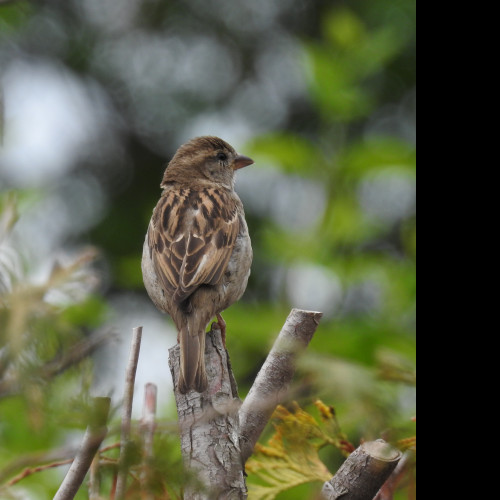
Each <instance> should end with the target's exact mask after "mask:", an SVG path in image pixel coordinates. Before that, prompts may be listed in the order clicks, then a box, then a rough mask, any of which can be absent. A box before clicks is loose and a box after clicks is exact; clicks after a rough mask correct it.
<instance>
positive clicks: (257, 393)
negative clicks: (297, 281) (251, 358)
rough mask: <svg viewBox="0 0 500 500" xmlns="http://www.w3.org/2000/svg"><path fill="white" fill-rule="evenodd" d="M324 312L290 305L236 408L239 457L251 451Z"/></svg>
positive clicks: (283, 392)
mask: <svg viewBox="0 0 500 500" xmlns="http://www.w3.org/2000/svg"><path fill="white" fill-rule="evenodd" d="M322 316H323V314H322V313H320V312H313V311H303V310H300V309H293V310H292V312H291V313H290V315H289V316H288V318H287V320H286V323H285V325H284V326H283V329H282V330H281V333H280V334H279V337H278V339H277V340H276V342H275V344H274V347H273V349H272V350H271V352H270V353H269V356H268V357H267V359H266V361H265V363H264V365H263V366H262V368H261V370H260V372H259V374H258V375H257V378H256V379H255V382H254V384H253V386H252V388H251V389H250V392H249V393H248V396H247V397H246V399H245V401H244V403H243V405H242V406H241V408H240V411H239V419H240V434H241V440H242V443H241V447H242V458H243V462H244V463H245V462H246V461H247V460H248V458H249V457H250V455H251V454H252V452H253V449H254V446H255V444H256V443H257V441H258V439H259V437H260V435H261V434H262V431H263V430H264V427H265V426H266V424H267V422H268V421H269V418H270V417H271V415H272V413H273V412H274V410H275V408H276V406H277V405H278V404H279V403H281V402H282V401H283V399H284V398H285V396H286V394H287V391H288V386H289V384H290V382H291V380H292V377H293V375H294V373H295V361H296V359H297V356H298V355H299V354H300V353H301V352H302V351H303V350H305V348H306V347H307V346H308V345H309V342H310V341H311V339H312V337H313V335H314V332H315V331H316V328H317V327H318V324H319V322H320V320H321V317H322Z"/></svg>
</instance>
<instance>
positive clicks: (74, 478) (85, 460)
mask: <svg viewBox="0 0 500 500" xmlns="http://www.w3.org/2000/svg"><path fill="white" fill-rule="evenodd" d="M110 403H111V400H110V398H95V399H94V408H93V415H92V417H91V422H90V424H89V426H88V427H87V431H86V432H85V435H84V437H83V441H82V444H81V446H80V449H79V450H78V453H77V455H76V457H75V459H74V460H73V464H72V465H71V467H70V468H69V471H68V473H67V474H66V477H65V478H64V480H63V482H62V484H61V486H60V488H59V490H58V491H57V493H56V495H55V496H54V500H73V498H74V497H75V495H76V493H77V492H78V489H79V488H80V486H81V484H82V482H83V480H84V479H85V476H86V474H87V472H88V470H89V468H90V466H91V464H92V460H93V459H94V456H95V454H96V453H97V450H98V449H99V446H101V443H102V442H103V440H104V438H105V437H106V434H107V432H108V429H107V427H106V423H107V420H108V415H109V407H110Z"/></svg>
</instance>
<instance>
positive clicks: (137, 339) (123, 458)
mask: <svg viewBox="0 0 500 500" xmlns="http://www.w3.org/2000/svg"><path fill="white" fill-rule="evenodd" d="M141 340H142V326H139V327H137V328H134V331H133V334H132V345H131V347H130V357H129V361H128V365H127V372H126V380H125V395H124V397H123V408H122V432H121V447H120V459H119V470H118V478H117V481H116V491H115V499H116V500H122V499H123V498H125V490H126V487H127V476H128V467H127V452H128V449H129V444H130V427H131V422H132V404H133V402H134V385H135V375H136V372H137V364H138V363H139V353H140V350H141Z"/></svg>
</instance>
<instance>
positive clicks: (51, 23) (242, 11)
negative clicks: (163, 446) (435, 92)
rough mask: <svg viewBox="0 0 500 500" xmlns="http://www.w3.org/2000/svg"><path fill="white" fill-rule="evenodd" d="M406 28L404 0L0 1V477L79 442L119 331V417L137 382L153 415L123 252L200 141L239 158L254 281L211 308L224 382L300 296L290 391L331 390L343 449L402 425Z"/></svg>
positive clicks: (408, 240)
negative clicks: (224, 356)
mask: <svg viewBox="0 0 500 500" xmlns="http://www.w3.org/2000/svg"><path fill="white" fill-rule="evenodd" d="M415 24H416V4H415V1H414V0H352V1H340V0H329V1H327V0H253V1H251V2H250V1H246V2H243V1H240V0H236V1H235V0H218V1H215V0H185V1H182V2H180V1H171V0H65V1H57V0H40V1H36V2H28V1H22V0H19V1H15V0H14V1H12V0H9V1H5V0H0V109H1V111H0V141H1V142H0V479H2V480H3V481H6V480H7V479H8V478H9V477H10V476H9V474H11V471H13V470H15V467H12V464H14V465H15V463H24V462H22V461H23V460H25V462H27V463H28V464H29V457H32V456H33V454H36V453H46V452H47V450H51V449H55V448H58V447H61V446H63V445H64V443H66V442H67V441H68V439H71V436H72V435H73V434H75V435H77V436H80V431H81V426H82V425H83V424H82V418H81V416H80V417H79V415H80V414H81V413H82V411H83V410H82V408H84V407H85V402H86V401H87V400H88V398H89V396H91V395H94V396H95V395H111V396H112V397H113V403H114V404H115V405H118V404H119V402H120V398H121V391H122V389H123V379H124V366H125V364H126V362H127V356H128V354H127V353H128V348H129V339H130V334H131V331H132V328H133V327H135V326H138V325H142V326H144V340H143V347H142V353H141V359H140V362H139V368H138V384H137V391H136V406H135V410H134V415H135V416H136V417H139V416H140V411H141V410H140V407H141V404H142V397H143V389H142V388H143V385H144V384H145V383H146V382H154V383H156V384H157V385H158V386H159V416H160V417H161V418H162V419H164V421H165V422H171V421H173V419H174V417H175V411H174V408H173V404H172V401H171V381H170V374H169V371H168V366H167V351H168V348H169V347H170V346H172V345H173V344H174V343H175V337H176V333H175V332H174V330H173V327H172V324H171V322H170V321H169V319H168V318H166V317H165V316H163V315H161V314H160V313H158V312H157V311H156V310H155V309H154V307H153V306H152V304H151V303H150V301H149V299H148V297H147V295H146V293H145V291H144V288H143V285H142V277H141V272H140V257H141V251H142V244H143V241H144V235H145V232H146V228H147V224H148V221H149V218H150V216H151V213H152V209H153V208H154V206H155V204H156V202H157V200H158V198H159V195H160V188H159V183H160V180H161V177H162V174H163V170H164V167H165V165H166V163H167V162H168V160H169V159H170V158H171V157H172V155H173V153H174V152H175V150H176V149H177V147H178V146H179V145H181V144H182V143H183V142H185V141H186V140H188V139H190V138H192V137H193V136H197V135H218V136H221V137H222V138H224V139H225V140H227V141H228V142H230V143H231V144H232V145H233V146H234V147H235V148H236V149H237V150H238V151H239V152H241V153H243V154H246V155H249V156H252V157H253V158H254V160H255V162H256V163H255V165H253V166H251V167H249V168H247V169H245V170H243V171H240V172H239V173H238V177H237V186H236V188H237V191H238V193H239V194H240V197H241V198H242V200H243V202H244V205H245V208H246V212H247V219H248V224H249V229H250V233H251V236H252V241H253V246H254V253H255V260H254V264H253V267H252V276H251V280H250V283H249V287H248V290H247V292H246V295H245V297H244V299H243V300H242V301H241V302H240V303H239V304H237V305H235V306H233V307H232V308H231V309H230V310H228V311H227V312H226V314H225V319H226V321H227V323H228V349H229V352H230V354H231V358H232V361H233V367H234V370H235V373H236V377H237V380H238V383H239V386H240V393H241V396H244V395H245V393H246V392H247V391H248V389H249V387H250V385H251V383H252V381H253V379H254V377H255V375H256V373H257V371H258V369H259V367H260V365H261V363H262V362H263V360H264V359H265V356H266V354H267V352H268V350H269V348H270V346H271V345H272V343H273V341H274V339H275V337H276V335H277V333H278V332H279V330H280V328H281V326H282V324H283V323H284V321H285V319H286V316H287V314H288V312H289V310H290V308H291V307H300V308H305V309H313V310H320V311H323V312H324V314H325V316H324V319H323V321H322V323H321V326H320V328H319V330H318V332H317V334H316V336H315V339H314V341H313V342H312V344H311V346H310V349H309V351H308V353H307V354H306V356H305V357H304V359H303V360H302V362H301V366H300V370H299V373H298V375H297V377H296V382H295V385H294V389H293V394H292V396H291V398H294V399H296V400H297V401H299V403H300V404H301V405H303V406H304V407H308V405H310V404H311V403H312V402H313V401H314V399H316V398H322V399H323V400H324V401H325V402H326V403H327V404H330V405H333V406H334V407H335V408H336V411H337V416H338V419H339V422H340V424H341V426H342V428H343V430H344V431H345V432H346V433H347V434H348V436H349V439H350V440H351V441H352V442H353V443H355V444H359V442H360V440H362V439H373V438H378V437H380V436H384V437H386V438H388V439H394V440H397V439H401V438H404V437H406V436H409V435H412V434H413V433H414V432H415V431H414V423H413V422H412V417H413V416H414V414H415V388H414V385H415V355H416V341H415V320H416V305H415V302H416V283H415V281H416V272H415V267H416V265H415V259H416V215H415V212H416V173H415V161H416V160H415V157H416V153H415V149H416V116H415V114H416V61H415V58H416V48H415V43H416V41H415ZM96 332H97V333H98V334H102V335H106V334H107V332H109V337H110V338H112V341H111V342H109V343H107V344H106V345H105V346H103V347H101V348H100V349H98V350H97V351H94V352H93V354H92V356H91V358H90V359H89V360H87V361H84V362H82V363H78V364H72V365H71V367H70V368H68V369H64V370H59V371H57V370H55V371H54V372H50V374H49V375H47V373H46V372H43V373H42V372H41V367H42V368H44V369H45V368H46V367H47V365H50V363H54V360H61V359H64V356H65V354H64V353H66V352H68V349H70V348H71V346H75V345H80V344H79V343H84V342H85V341H86V339H89V338H91V337H92V335H94V334H95V333H96ZM55 372H57V373H55ZM173 443H174V444H173V445H172V447H173V448H175V447H176V444H175V441H174V442H173ZM169 453H171V455H172V457H175V456H177V455H178V452H177V451H176V450H173V451H172V450H170V451H169ZM322 453H323V457H322V458H323V459H324V461H325V463H326V464H327V466H328V467H329V468H330V470H331V471H332V472H334V471H335V470H336V468H337V467H338V464H339V463H341V460H342V457H341V456H340V455H339V454H338V453H336V450H331V451H328V450H325V451H324V452H322ZM26 457H28V458H26ZM172 460H175V458H172ZM16 461H17V462H16ZM9 467H10V469H9ZM2 470H3V472H4V474H3V475H2V472H1V471H2ZM59 481H60V473H58V472H57V471H50V472H44V473H42V474H39V475H38V476H37V477H36V478H28V479H26V480H25V482H24V483H20V484H19V485H18V487H17V489H15V488H12V489H11V490H9V491H8V492H7V490H2V492H1V493H0V497H1V498H3V497H2V494H4V495H11V496H6V497H5V498H23V499H24V498H28V499H32V498H33V499H37V500H38V499H40V500H45V499H49V498H52V496H53V493H54V491H55V489H57V485H58V482H59ZM317 487H318V485H314V484H313V485H307V486H304V487H301V488H298V489H296V490H294V491H290V492H287V493H286V494H285V496H283V498H288V499H294V498H297V499H299V498H300V499H304V498H309V496H310V495H314V493H315V491H317ZM4 491H5V493H4ZM16 495H19V496H16ZM401 495H402V496H401V498H407V496H404V493H401ZM79 498H80V497H79ZM81 498H86V497H85V496H82V497H81ZM280 498H281V497H280Z"/></svg>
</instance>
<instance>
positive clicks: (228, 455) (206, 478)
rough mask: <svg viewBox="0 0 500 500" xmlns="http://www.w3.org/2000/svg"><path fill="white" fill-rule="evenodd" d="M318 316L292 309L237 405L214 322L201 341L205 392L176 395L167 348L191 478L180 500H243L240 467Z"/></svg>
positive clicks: (176, 354)
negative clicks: (244, 395)
mask: <svg viewBox="0 0 500 500" xmlns="http://www.w3.org/2000/svg"><path fill="white" fill-rule="evenodd" d="M321 316H322V315H321V313H317V312H309V311H301V310H298V309H294V310H292V312H291V313H290V315H289V317H288V319H287V321H286V323H285V325H284V327H283V330H282V331H281V333H280V335H279V337H278V340H277V341H276V343H275V345H274V347H273V349H272V351H271V353H270V354H269V356H268V358H267V360H266V362H265V363H264V366H263V367H262V369H261V371H260V373H259V375H258V376H257V379H256V381H255V384H254V386H253V387H252V390H251V391H250V394H249V395H248V397H247V399H246V400H245V402H244V403H243V405H241V401H240V399H239V398H238V389H237V385H236V381H235V379H234V375H233V372H232V369H231V363H230V360H229V355H228V353H227V351H226V349H225V348H224V345H223V343H222V339H221V332H220V330H219V328H218V325H217V323H214V324H213V325H212V330H211V332H210V334H209V335H208V337H207V342H206V351H205V364H206V368H207V376H208V384H209V387H208V390H207V391H206V392H205V393H203V394H198V393H196V392H194V391H191V392H189V393H188V394H185V395H184V394H180V393H179V391H178V390H177V381H178V379H179V372H180V366H179V363H180V361H179V359H180V348H179V346H175V347H173V348H172V349H170V356H169V365H170V370H171V372H172V378H173V381H174V390H175V399H176V404H177V412H178V415H179V426H180V433H181V449H182V454H183V458H184V463H185V466H186V469H187V470H188V471H190V472H191V473H192V474H193V476H195V478H194V480H193V481H191V484H190V485H188V486H187V488H186V490H185V493H184V499H185V500H211V499H213V498H217V499H218V500H229V499H231V500H236V499H238V500H239V499H246V498H247V488H246V484H245V465H244V464H245V462H246V460H247V459H248V457H249V456H250V455H251V453H252V451H253V447H254V445H255V443H256V442H257V440H258V439H259V436H260V434H261V433H262V431H263V429H264V427H265V425H266V423H267V421H268V420H269V417H270V416H271V414H272V413H273V411H274V409H275V408H276V405H277V404H278V403H280V402H281V401H282V400H283V398H284V397H285V396H286V394H287V390H288V386H289V384H290V382H291V380H292V377H293V374H294V372H295V361H296V359H297V356H298V354H299V353H300V352H302V351H303V350H304V349H305V348H306V347H307V345H308V344H309V342H310V340H311V338H312V336H313V334H314V332H315V331H316V328H317V326H318V323H319V320H320V318H321ZM240 406H241V408H240Z"/></svg>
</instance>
